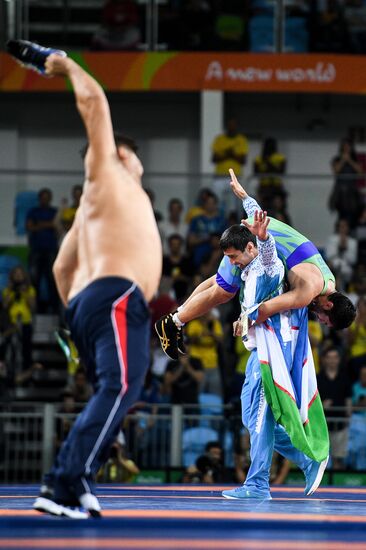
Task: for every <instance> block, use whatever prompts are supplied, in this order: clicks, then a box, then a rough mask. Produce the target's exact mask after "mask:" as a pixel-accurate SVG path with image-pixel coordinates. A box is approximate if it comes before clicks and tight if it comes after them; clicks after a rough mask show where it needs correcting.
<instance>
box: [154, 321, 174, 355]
mask: <svg viewBox="0 0 366 550" xmlns="http://www.w3.org/2000/svg"><path fill="white" fill-rule="evenodd" d="M155 330H156V334H157V335H158V336H159V339H160V345H161V349H162V350H163V352H164V353H165V355H167V356H168V357H169V358H170V359H173V361H178V357H179V353H178V333H179V332H180V329H179V328H178V327H177V325H176V324H175V323H174V321H173V314H172V313H169V315H164V317H160V319H159V320H158V321H156V323H155Z"/></svg>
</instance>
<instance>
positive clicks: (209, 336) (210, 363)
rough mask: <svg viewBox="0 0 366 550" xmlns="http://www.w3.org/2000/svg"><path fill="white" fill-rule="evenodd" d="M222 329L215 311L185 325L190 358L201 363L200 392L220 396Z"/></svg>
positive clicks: (221, 387) (221, 386) (221, 389)
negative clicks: (196, 359)
mask: <svg viewBox="0 0 366 550" xmlns="http://www.w3.org/2000/svg"><path fill="white" fill-rule="evenodd" d="M223 336H224V332H223V327H222V324H221V322H220V320H219V318H218V316H217V315H215V311H210V312H208V313H206V314H205V315H203V316H202V317H200V318H199V319H194V320H193V321H190V322H189V323H188V324H187V327H186V337H187V339H188V342H189V344H190V353H191V356H192V358H193V357H197V358H198V359H200V360H201V361H202V364H203V367H204V372H205V376H204V378H203V381H202V384H201V391H202V392H205V393H214V394H216V395H220V396H222V394H223V384H222V379H221V372H220V364H219V359H220V351H221V350H220V345H221V343H222V341H223Z"/></svg>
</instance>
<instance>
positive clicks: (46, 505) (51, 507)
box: [33, 497, 62, 516]
mask: <svg viewBox="0 0 366 550" xmlns="http://www.w3.org/2000/svg"><path fill="white" fill-rule="evenodd" d="M33 508H34V510H37V511H38V512H45V513H46V514H51V515H52V516H62V511H61V506H60V505H59V504H57V503H56V502H54V501H53V500H51V499H49V498H45V497H38V498H36V500H35V501H34V504H33Z"/></svg>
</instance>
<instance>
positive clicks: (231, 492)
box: [221, 485, 272, 500]
mask: <svg viewBox="0 0 366 550" xmlns="http://www.w3.org/2000/svg"><path fill="white" fill-rule="evenodd" d="M221 494H222V496H223V497H225V498H233V499H239V500H247V499H257V500H272V497H271V493H270V492H269V491H259V490H258V489H248V488H247V487H245V485H242V486H241V487H237V488H236V489H228V490H227V491H222V493H221Z"/></svg>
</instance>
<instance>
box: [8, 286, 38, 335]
mask: <svg viewBox="0 0 366 550" xmlns="http://www.w3.org/2000/svg"><path fill="white" fill-rule="evenodd" d="M35 296H36V291H35V289H34V287H33V286H29V287H28V288H26V289H24V290H21V291H20V292H19V295H18V296H17V295H16V292H15V291H14V290H11V289H10V288H8V287H6V288H4V290H3V300H4V301H5V300H6V301H8V303H9V307H8V311H9V317H10V321H11V322H12V323H14V324H16V323H17V321H18V320H20V322H21V323H22V324H23V325H29V324H30V323H31V322H32V310H31V308H30V307H29V302H30V299H34V298H35Z"/></svg>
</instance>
